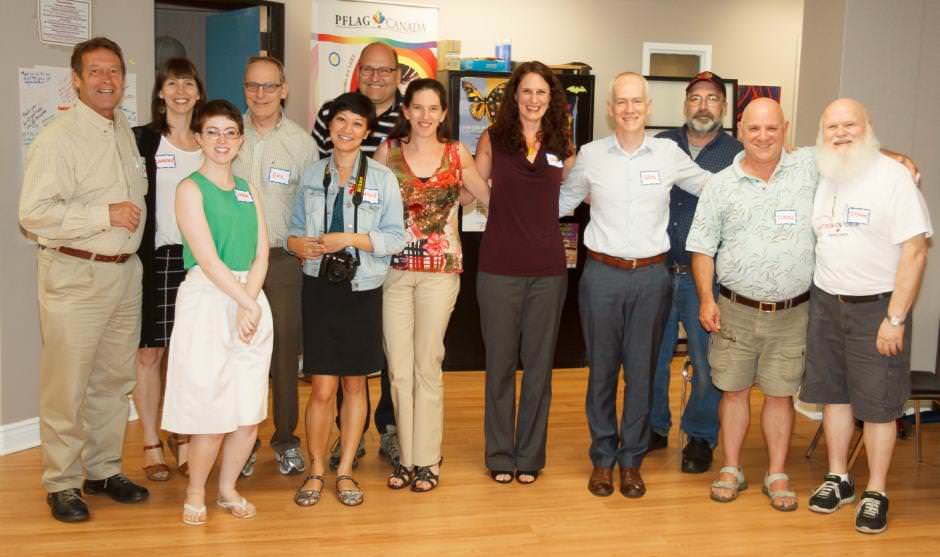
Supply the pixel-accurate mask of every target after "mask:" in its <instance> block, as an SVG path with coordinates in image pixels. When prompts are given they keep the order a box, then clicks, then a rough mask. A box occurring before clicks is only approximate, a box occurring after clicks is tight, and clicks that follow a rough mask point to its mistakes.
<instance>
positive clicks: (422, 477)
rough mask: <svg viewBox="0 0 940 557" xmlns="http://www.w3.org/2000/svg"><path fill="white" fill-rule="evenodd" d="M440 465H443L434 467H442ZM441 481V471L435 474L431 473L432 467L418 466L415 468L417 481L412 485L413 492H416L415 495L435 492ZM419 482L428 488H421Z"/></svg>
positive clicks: (438, 464)
mask: <svg viewBox="0 0 940 557" xmlns="http://www.w3.org/2000/svg"><path fill="white" fill-rule="evenodd" d="M440 465H441V463H440V462H438V463H437V464H435V465H434V466H438V467H440ZM440 481H441V474H440V471H438V473H437V474H435V473H434V472H432V471H431V466H417V467H415V481H414V483H412V484H411V491H414V492H415V493H427V492H429V491H433V490H434V488H436V487H437V484H438V483H440ZM418 482H424V483H426V484H427V485H428V487H419V486H418Z"/></svg>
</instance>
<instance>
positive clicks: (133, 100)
mask: <svg viewBox="0 0 940 557" xmlns="http://www.w3.org/2000/svg"><path fill="white" fill-rule="evenodd" d="M19 89H20V135H21V138H22V141H21V143H20V145H21V149H22V153H21V154H22V157H23V160H26V151H27V150H28V149H29V146H30V144H32V142H33V140H34V139H35V138H36V136H37V135H38V134H39V132H40V131H42V129H43V128H44V127H45V126H46V124H48V123H49V122H50V121H52V119H53V118H55V117H56V116H57V115H59V114H61V113H62V112H65V111H66V110H69V109H70V108H72V105H73V104H75V101H76V100H77V99H78V97H77V96H76V94H75V88H74V87H72V70H71V69H69V68H60V67H56V66H36V67H33V68H20V69H19ZM119 108H120V109H121V111H122V112H124V115H125V116H127V121H128V123H129V124H130V125H131V126H136V125H137V75H136V74H127V75H126V76H125V77H124V98H123V99H122V100H121V105H120V107H119Z"/></svg>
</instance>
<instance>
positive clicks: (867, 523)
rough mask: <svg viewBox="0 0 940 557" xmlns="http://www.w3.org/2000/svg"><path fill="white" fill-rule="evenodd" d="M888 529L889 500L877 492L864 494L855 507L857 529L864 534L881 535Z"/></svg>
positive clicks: (865, 492)
mask: <svg viewBox="0 0 940 557" xmlns="http://www.w3.org/2000/svg"><path fill="white" fill-rule="evenodd" d="M887 527H888V498H887V497H886V496H884V495H882V494H880V493H878V492H877V491H864V492H862V500H861V501H859V502H858V506H857V507H855V529H856V530H858V531H859V532H861V533H863V534H880V533H882V532H884V531H885V528H887Z"/></svg>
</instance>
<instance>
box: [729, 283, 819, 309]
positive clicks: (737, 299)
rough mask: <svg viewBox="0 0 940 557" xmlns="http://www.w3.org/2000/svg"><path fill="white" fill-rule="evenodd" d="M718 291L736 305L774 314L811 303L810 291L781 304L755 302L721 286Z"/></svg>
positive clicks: (780, 302) (782, 301)
mask: <svg viewBox="0 0 940 557" xmlns="http://www.w3.org/2000/svg"><path fill="white" fill-rule="evenodd" d="M718 291H719V292H721V295H722V296H724V297H725V298H728V299H729V300H731V301H732V302H734V303H736V304H741V305H743V306H747V307H751V308H754V309H757V310H760V311H767V312H773V311H777V310H781V309H790V308H794V307H796V306H798V305H800V304H802V303H805V302H807V301H809V290H807V291H806V292H804V293H802V294H800V295H799V296H797V297H795V298H790V299H789V300H781V301H779V302H762V301H760V300H753V299H751V298H748V297H746V296H742V295H740V294H738V293H737V292H734V291H732V290H731V289H729V288H725V287H724V286H721V285H719V286H718Z"/></svg>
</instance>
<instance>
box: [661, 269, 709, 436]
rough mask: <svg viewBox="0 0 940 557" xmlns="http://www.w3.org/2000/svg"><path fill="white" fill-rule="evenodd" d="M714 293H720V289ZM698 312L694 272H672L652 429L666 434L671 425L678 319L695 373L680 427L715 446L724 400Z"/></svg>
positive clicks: (706, 334) (690, 434) (706, 335)
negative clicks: (720, 405)
mask: <svg viewBox="0 0 940 557" xmlns="http://www.w3.org/2000/svg"><path fill="white" fill-rule="evenodd" d="M715 295H716V296H717V295H718V294H717V292H716V294H715ZM698 313H699V302H698V294H697V293H696V292H695V281H694V280H692V275H691V274H689V273H672V305H671V307H670V309H669V317H668V318H667V319H666V330H665V332H664V333H663V340H662V344H661V345H660V348H659V360H658V362H657V365H656V373H655V375H654V376H653V403H652V405H651V408H650V429H652V430H653V431H655V432H656V433H658V434H660V435H663V436H665V435H667V434H668V433H669V428H670V427H672V415H671V414H670V412H669V375H670V363H671V362H672V354H673V350H674V348H675V345H676V339H677V337H678V335H679V321H682V325H683V326H684V327H685V333H686V337H687V339H688V343H689V344H688V346H689V357H690V358H691V360H692V369H693V373H692V395H691V397H690V398H689V401H688V404H687V405H686V407H685V412H684V413H683V414H682V423H681V424H680V427H682V431H685V432H686V434H688V435H689V437H698V438H700V439H705V440H706V441H708V444H709V445H711V446H712V447H713V448H714V447H715V445H717V444H718V402H719V401H720V400H721V391H719V390H718V389H716V388H715V386H714V385H712V370H711V368H710V367H709V365H708V337H709V335H708V333H707V332H706V331H705V329H703V328H702V325H701V324H700V323H699V320H698Z"/></svg>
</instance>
